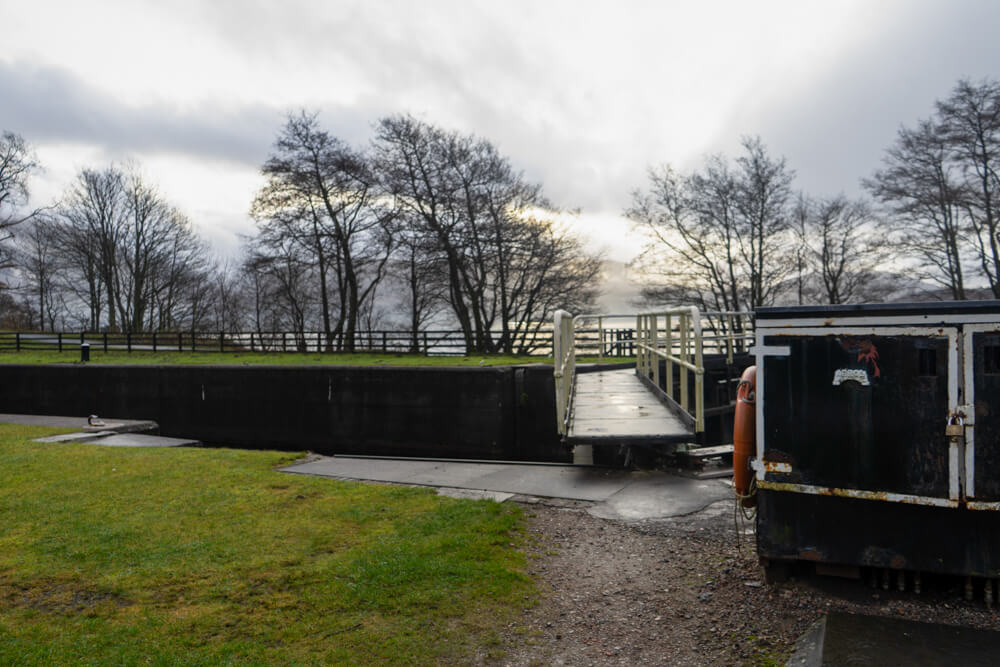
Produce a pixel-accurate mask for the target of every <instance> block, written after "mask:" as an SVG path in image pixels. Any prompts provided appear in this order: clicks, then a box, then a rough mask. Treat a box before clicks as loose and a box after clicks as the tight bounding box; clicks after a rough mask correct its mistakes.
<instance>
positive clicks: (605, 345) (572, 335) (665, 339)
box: [552, 306, 754, 435]
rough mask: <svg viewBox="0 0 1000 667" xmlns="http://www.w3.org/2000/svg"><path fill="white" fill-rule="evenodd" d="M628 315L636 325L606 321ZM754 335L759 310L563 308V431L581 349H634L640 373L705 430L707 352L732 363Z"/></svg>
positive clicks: (558, 347) (559, 406) (601, 353)
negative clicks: (571, 311)
mask: <svg viewBox="0 0 1000 667" xmlns="http://www.w3.org/2000/svg"><path fill="white" fill-rule="evenodd" d="M623 319H628V320H629V324H633V323H634V328H633V327H632V326H629V327H623V326H606V325H607V324H608V323H609V322H611V323H613V322H614V321H615V320H618V321H621V320H623ZM583 322H588V323H591V322H596V328H595V327H594V326H588V327H586V328H583V327H580V326H579V325H580V324H581V323H583ZM753 341H754V324H753V313H746V312H707V313H702V312H700V311H699V309H698V308H697V307H695V306H686V307H680V308H666V309H664V310H658V311H656V312H648V313H640V314H638V315H636V314H634V313H629V314H627V315H625V314H615V313H600V314H597V313H585V314H581V315H577V316H575V317H574V316H572V315H570V314H569V313H568V312H566V311H564V310H560V311H557V312H556V315H555V321H554V326H553V343H552V344H553V352H554V354H553V357H554V364H555V369H554V371H553V373H554V377H555V384H556V417H557V421H558V423H557V426H558V429H559V433H560V435H565V434H566V432H567V430H568V424H569V419H570V409H571V406H572V400H573V388H574V375H575V370H576V354H577V351H578V350H579V351H584V350H585V351H587V352H588V353H592V352H593V350H594V348H597V352H598V354H597V356H598V358H599V359H601V360H603V359H604V358H605V357H608V356H615V357H620V356H632V355H633V354H634V355H635V363H636V374H637V375H638V376H639V377H640V378H643V379H644V380H645V384H646V385H647V386H648V387H649V388H650V389H651V390H653V391H655V392H657V393H659V394H660V395H661V396H665V397H666V398H668V399H669V400H670V401H671V402H673V403H674V404H675V405H676V406H677V407H679V408H680V409H681V410H683V411H684V412H686V413H687V414H688V415H689V416H690V418H691V422H692V425H693V426H694V428H695V431H696V432H701V431H704V429H705V406H704V401H705V390H704V375H705V367H704V355H705V354H713V355H721V356H725V358H726V361H727V363H729V364H732V363H733V359H734V356H735V355H737V354H742V353H746V352H747V351H748V350H749V349H750V346H751V345H753ZM661 359H663V360H664V362H663V365H664V372H663V374H662V375H663V377H662V378H661V373H660V360H661ZM675 369H676V379H677V382H676V390H675V382H674V379H675ZM692 380H693V383H692ZM692 384H693V387H692V386H691V385H692ZM692 394H693V396H692Z"/></svg>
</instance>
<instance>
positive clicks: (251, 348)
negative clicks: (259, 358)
mask: <svg viewBox="0 0 1000 667" xmlns="http://www.w3.org/2000/svg"><path fill="white" fill-rule="evenodd" d="M250 351H251V352H254V351H255V350H254V349H253V332H252V331H251V332H250Z"/></svg>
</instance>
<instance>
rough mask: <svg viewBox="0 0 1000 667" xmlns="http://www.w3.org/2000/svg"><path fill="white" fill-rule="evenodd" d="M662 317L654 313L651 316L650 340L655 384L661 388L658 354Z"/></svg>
mask: <svg viewBox="0 0 1000 667" xmlns="http://www.w3.org/2000/svg"><path fill="white" fill-rule="evenodd" d="M659 320H660V316H659V315H657V314H656V313H653V314H652V315H650V316H649V322H650V326H649V338H650V342H651V343H652V345H651V347H652V348H653V353H652V354H651V355H650V359H651V360H652V362H653V384H654V385H656V386H657V387H659V386H660V355H659V354H657V352H658V351H659V349H660V332H659V330H658V327H659Z"/></svg>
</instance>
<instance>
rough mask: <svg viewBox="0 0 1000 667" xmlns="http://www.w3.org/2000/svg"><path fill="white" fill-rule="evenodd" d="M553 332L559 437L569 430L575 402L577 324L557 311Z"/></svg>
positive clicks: (570, 316) (571, 318) (566, 314)
mask: <svg viewBox="0 0 1000 667" xmlns="http://www.w3.org/2000/svg"><path fill="white" fill-rule="evenodd" d="M553 324H554V327H553V330H552V357H553V358H552V362H553V366H554V370H553V377H554V378H555V384H556V427H557V428H558V429H559V435H566V432H567V429H568V428H569V409H570V404H571V402H572V401H573V378H574V376H575V374H576V331H575V329H576V322H575V320H574V319H573V316H572V315H571V314H569V313H567V312H566V311H565V310H557V311H556V313H555V318H554V322H553Z"/></svg>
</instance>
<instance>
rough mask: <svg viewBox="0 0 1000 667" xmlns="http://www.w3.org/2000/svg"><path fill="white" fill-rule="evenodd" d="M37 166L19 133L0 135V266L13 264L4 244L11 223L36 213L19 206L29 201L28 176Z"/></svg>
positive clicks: (24, 219)
mask: <svg viewBox="0 0 1000 667" xmlns="http://www.w3.org/2000/svg"><path fill="white" fill-rule="evenodd" d="M38 169H39V164H38V161H37V159H36V158H35V156H34V154H33V153H32V152H31V149H30V147H29V146H28V144H27V143H25V141H24V139H23V138H22V137H21V136H20V135H18V134H14V133H13V132H7V131H5V132H4V133H3V134H2V135H0V269H5V268H11V266H12V263H11V258H10V257H9V256H7V255H6V253H5V250H4V246H5V244H6V243H7V242H8V241H10V240H11V238H12V234H13V228H14V226H15V225H19V224H21V223H22V222H25V221H26V220H30V219H31V218H32V217H33V216H34V215H36V214H37V213H38V211H37V210H35V211H28V212H25V211H24V210H22V209H23V207H24V205H25V204H27V202H28V178H29V177H30V176H31V174H32V172H34V171H37V170H38Z"/></svg>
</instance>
